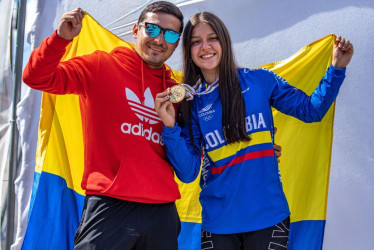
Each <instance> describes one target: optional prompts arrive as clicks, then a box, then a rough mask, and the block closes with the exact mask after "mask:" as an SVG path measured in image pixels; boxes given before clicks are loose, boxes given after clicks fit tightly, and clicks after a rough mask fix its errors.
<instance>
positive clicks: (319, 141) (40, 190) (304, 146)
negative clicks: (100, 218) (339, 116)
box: [22, 14, 334, 249]
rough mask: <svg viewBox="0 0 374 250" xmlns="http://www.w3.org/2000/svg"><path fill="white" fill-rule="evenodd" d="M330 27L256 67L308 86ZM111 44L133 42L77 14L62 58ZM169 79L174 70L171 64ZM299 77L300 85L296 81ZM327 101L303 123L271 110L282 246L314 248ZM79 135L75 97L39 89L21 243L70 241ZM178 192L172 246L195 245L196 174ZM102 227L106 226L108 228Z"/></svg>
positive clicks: (325, 161) (324, 58) (78, 198)
mask: <svg viewBox="0 0 374 250" xmlns="http://www.w3.org/2000/svg"><path fill="white" fill-rule="evenodd" d="M333 37H334V36H333V35H329V36H326V37H324V38H321V39H320V40H318V41H316V42H314V43H312V44H309V45H307V46H305V47H304V48H302V49H301V50H300V51H299V52H297V53H296V54H295V55H293V56H291V57H290V58H288V59H286V60H284V61H281V62H277V63H272V64H267V65H264V66H263V67H265V68H267V69H269V70H272V71H274V72H275V73H277V74H279V75H280V76H281V77H283V78H285V79H286V80H287V81H288V82H289V83H290V84H292V85H294V86H297V87H298V88H300V89H302V90H304V91H305V92H306V93H308V94H310V93H311V92H312V91H313V90H314V88H315V87H316V86H317V85H318V83H319V81H320V79H321V78H322V77H323V75H324V73H325V71H326V69H327V68H328V66H329V65H330V63H331V49H332V45H333ZM118 46H125V47H129V48H132V49H134V45H133V44H131V43H127V42H125V41H123V40H121V39H120V38H118V37H117V36H115V35H114V34H112V33H111V32H109V31H108V30H106V29H105V28H103V27H102V26H101V25H100V24H98V23H97V22H96V21H95V20H94V19H93V18H92V17H91V16H90V15H88V14H86V15H85V18H84V19H83V27H82V30H81V33H80V34H79V36H77V37H76V38H75V39H74V40H73V42H72V43H71V44H70V45H69V46H68V48H67V50H66V53H65V56H64V57H63V59H62V60H68V59H69V58H72V57H76V56H81V55H85V54H89V53H92V52H94V51H95V50H103V51H107V52H109V51H111V50H112V49H113V48H115V47H118ZM172 72H173V76H174V78H175V80H176V81H177V82H180V81H181V80H182V73H181V72H179V71H172ZM301 84H302V85H301ZM333 117H334V107H332V108H330V110H329V112H328V113H327V114H326V116H325V118H324V119H323V120H322V122H321V123H314V124H304V123H302V122H300V121H298V120H296V119H295V118H292V117H289V116H285V115H283V114H281V113H280V112H278V111H274V120H275V126H276V127H277V128H278V131H279V132H278V133H277V134H276V136H275V140H276V143H277V144H279V145H281V146H282V148H283V151H282V158H281V163H280V171H281V175H282V182H283V186H284V189H285V193H286V196H287V199H288V202H289V204H290V209H291V214H292V215H291V222H292V223H291V229H290V230H291V232H290V235H291V237H290V248H292V249H321V248H322V242H323V232H324V225H325V220H326V206H327V204H326V203H327V191H328V178H329V168H330V157H331V145H332V129H333ZM83 155H84V152H83V138H82V124H81V114H80V107H79V97H78V96H74V95H64V96H57V95H52V94H48V93H43V97H42V104H41V117H40V123H39V133H38V146H37V153H36V168H35V169H36V170H35V175H34V186H33V191H32V197H31V202H30V212H29V219H28V225H27V230H26V235H25V240H24V243H23V247H22V248H23V249H35V247H37V248H38V249H73V248H74V246H73V237H74V234H75V231H76V229H77V227H78V225H79V221H80V216H81V212H82V207H83V200H84V190H82V188H81V185H80V184H81V179H82V175H83V167H84V159H83ZM177 182H178V185H179V188H180V191H181V194H182V199H180V200H178V201H177V202H176V204H177V208H178V213H179V216H180V218H181V221H182V231H181V234H180V237H179V248H180V249H200V223H201V206H200V204H199V201H198V195H199V192H200V187H199V178H198V179H197V180H195V181H194V182H193V183H190V184H183V183H182V182H180V181H179V180H177ZM108 230H110V229H108Z"/></svg>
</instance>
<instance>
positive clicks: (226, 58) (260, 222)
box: [155, 12, 353, 250]
mask: <svg viewBox="0 0 374 250" xmlns="http://www.w3.org/2000/svg"><path fill="white" fill-rule="evenodd" d="M183 52H184V82H185V83H186V84H188V85H190V86H191V87H189V89H192V87H193V86H194V87H193V89H194V91H193V92H194V93H193V92H191V94H190V95H191V96H194V98H193V100H192V101H187V102H186V101H185V102H184V103H183V104H182V111H183V119H182V120H183V121H184V122H185V123H186V124H185V125H184V126H183V127H182V128H180V127H179V126H178V125H176V122H175V110H174V107H173V105H172V103H171V102H170V101H169V94H170V89H167V90H166V91H165V92H163V93H160V94H158V95H157V97H156V100H155V109H156V111H157V112H158V114H159V116H160V118H161V119H162V121H163V123H164V129H163V132H162V138H163V140H164V143H165V145H166V151H167V155H168V157H169V159H170V161H171V163H172V164H173V166H174V169H175V171H176V173H177V175H178V177H180V178H181V180H182V181H185V182H190V181H192V180H194V179H195V178H196V176H197V175H198V172H199V167H200V163H201V150H203V152H204V158H203V170H202V178H201V187H202V190H201V193H200V202H201V205H202V208H203V212H202V219H203V221H202V228H203V233H202V248H209V249H225V250H227V249H268V247H270V249H278V248H277V247H279V249H284V247H285V246H287V244H288V228H289V224H290V221H289V215H290V211H289V208H288V204H287V200H286V197H285V195H284V192H283V188H282V183H281V181H280V176H279V170H278V164H277V160H276V157H275V155H274V151H273V149H272V143H273V135H274V133H273V117H272V113H271V106H273V107H274V108H276V109H278V110H279V111H281V112H283V113H285V114H288V115H292V116H294V117H296V118H298V119H300V120H302V121H305V122H316V121H320V120H321V119H322V118H323V116H324V115H325V113H326V112H327V111H328V109H329V107H330V106H331V104H332V103H333V101H334V100H335V98H336V96H337V94H338V91H339V88H340V86H341V84H342V82H343V80H344V77H345V67H346V66H347V65H348V63H349V61H350V59H351V57H352V55H353V46H352V44H351V43H350V42H349V41H348V40H345V39H344V38H342V37H340V36H338V37H337V38H336V45H335V46H334V49H333V60H332V65H331V66H330V67H329V69H328V70H327V72H326V75H325V77H324V78H323V79H322V80H321V82H320V85H319V87H318V88H317V89H316V90H315V91H314V93H313V94H312V95H311V96H310V97H309V96H307V95H306V94H305V93H304V92H302V91H301V90H298V89H296V88H295V87H293V86H290V85H289V84H288V83H287V82H286V81H285V80H284V79H282V78H280V77H279V76H277V75H275V74H274V73H272V72H270V71H268V70H264V69H256V70H250V69H238V68H237V67H236V65H235V63H234V57H233V51H232V47H231V41H230V36H229V34H228V31H227V29H226V27H225V25H224V24H223V23H222V21H221V20H220V19H219V18H218V17H216V16H215V15H213V14H211V13H208V12H202V13H198V14H195V15H194V16H193V17H191V19H190V20H189V22H188V23H187V24H186V27H185V30H184V34H183ZM273 231H276V232H278V233H280V234H278V235H274V234H273Z"/></svg>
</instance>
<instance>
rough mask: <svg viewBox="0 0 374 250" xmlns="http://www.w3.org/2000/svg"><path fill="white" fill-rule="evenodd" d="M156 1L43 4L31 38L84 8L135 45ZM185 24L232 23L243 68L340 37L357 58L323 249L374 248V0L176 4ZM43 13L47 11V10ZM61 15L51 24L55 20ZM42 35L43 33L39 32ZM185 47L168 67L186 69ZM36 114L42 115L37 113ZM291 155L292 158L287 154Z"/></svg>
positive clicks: (340, 129)
mask: <svg viewBox="0 0 374 250" xmlns="http://www.w3.org/2000/svg"><path fill="white" fill-rule="evenodd" d="M150 2H152V1H144V0H139V1H133V0H131V1H130V0H126V1H115V0H106V1H103V0H95V1H94V0H90V1H89V0H79V1H78V0H75V1H72V0H71V1H68V0H66V1H64V0H60V1H57V0H56V1H51V0H49V1H46V0H44V1H39V9H38V10H39V11H41V12H40V13H39V18H40V20H39V21H40V22H43V23H41V27H44V28H45V30H36V32H35V33H34V35H35V36H32V37H31V38H32V40H34V41H35V42H36V44H38V43H39V42H40V39H41V38H43V37H44V36H45V35H46V34H45V31H46V30H47V31H48V32H47V34H49V33H50V31H51V30H53V29H54V28H56V27H57V24H58V22H59V18H60V16H61V15H62V13H64V12H65V11H67V10H70V9H73V8H76V7H78V6H80V7H82V8H83V9H84V10H86V11H87V12H89V13H90V14H91V15H92V16H93V17H94V18H95V19H96V20H98V21H99V22H100V23H101V24H102V25H103V26H104V27H106V28H108V29H110V30H112V31H113V32H114V33H116V34H119V35H120V36H121V37H122V38H124V39H125V40H127V41H130V42H134V40H133V39H132V38H131V36H130V35H125V34H126V33H128V32H129V31H130V30H131V28H132V25H133V22H134V21H136V19H137V17H138V15H139V9H142V8H143V7H144V6H145V5H146V4H148V3H150ZM172 2H174V3H176V4H177V5H179V6H180V7H181V10H182V12H183V13H184V15H185V17H186V19H185V21H187V18H189V17H190V16H191V15H192V14H194V13H196V12H198V11H203V10H206V11H211V12H213V13H215V14H217V15H218V16H219V17H221V18H222V20H223V21H224V22H225V24H226V25H227V27H228V29H229V31H230V33H231V36H232V40H233V43H234V49H235V51H236V58H237V61H238V64H239V65H240V66H246V67H256V66H259V65H262V64H265V63H269V62H273V61H279V60H282V59H285V58H287V57H289V56H290V55H292V54H293V53H295V52H296V51H298V50H299V49H300V48H301V47H303V46H304V45H306V44H308V43H311V42H313V41H315V40H317V39H319V38H321V37H324V36H326V35H327V34H329V33H335V34H341V35H343V36H344V37H346V38H348V39H350V40H351V42H352V43H353V45H354V46H355V55H354V57H353V59H352V61H351V64H350V65H349V67H348V70H347V78H346V80H345V82H344V84H343V86H342V88H341V91H340V94H339V96H338V99H337V105H336V112H335V124H334V138H333V153H332V164H331V175H330V186H329V198H328V209H327V222H326V232H325V241H324V249H325V250H336V249H352V250H353V249H354V250H356V249H372V239H373V237H374V229H372V227H371V226H372V225H373V224H374V213H373V211H374V195H373V193H374V153H373V150H372V149H371V147H370V145H371V144H370V143H371V142H373V141H374V133H373V132H372V129H371V126H370V125H371V124H372V123H373V122H374V112H373V106H374V101H373V98H371V97H372V96H374V91H373V88H372V87H370V86H372V85H373V80H372V79H374V51H373V49H370V48H371V46H372V45H371V41H372V40H371V39H374V29H373V27H374V1H372V0H354V1H353V0H351V1H350V0H330V1H325V0H311V1H305V0H292V1H291V0H283V1H278V0H238V1H236V0H235V1H233V0H207V1H204V0H201V1H200V0H191V1H183V0H181V1H172ZM43 8H45V9H46V10H48V11H47V12H42V11H43ZM55 15H56V16H57V17H56V18H54V16H55ZM39 32H41V33H39ZM180 49H181V48H178V49H177V51H176V53H175V54H174V55H173V56H172V58H171V59H169V61H168V62H167V63H168V64H169V65H170V66H171V67H173V68H175V69H179V70H181V66H182V62H181V59H180V58H181V51H180ZM34 115H37V114H34ZM282 157H283V158H285V157H292V155H283V156H282Z"/></svg>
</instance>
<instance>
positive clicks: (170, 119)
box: [155, 88, 175, 127]
mask: <svg viewBox="0 0 374 250" xmlns="http://www.w3.org/2000/svg"><path fill="white" fill-rule="evenodd" d="M169 95H170V88H167V89H166V90H165V91H164V92H162V93H158V94H157V95H156V99H155V110H156V112H157V114H158V116H159V117H160V118H161V120H162V122H163V123H164V126H165V127H174V126H175V109H174V106H173V103H172V102H171V101H169Z"/></svg>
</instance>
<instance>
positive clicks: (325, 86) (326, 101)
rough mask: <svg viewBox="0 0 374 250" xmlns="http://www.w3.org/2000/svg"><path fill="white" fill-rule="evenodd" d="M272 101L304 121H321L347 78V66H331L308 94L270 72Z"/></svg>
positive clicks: (286, 112) (287, 112)
mask: <svg viewBox="0 0 374 250" xmlns="http://www.w3.org/2000/svg"><path fill="white" fill-rule="evenodd" d="M270 77H271V78H272V79H267V80H266V81H270V82H272V84H273V86H271V87H270V89H271V93H270V102H271V104H272V106H273V107H274V108H276V109H277V110H279V111H281V112H282V113H285V114H287V115H292V116H294V117H296V118H298V119H299V120H302V121H304V122H319V121H321V120H322V118H323V117H324V116H325V114H326V113H327V111H328V110H329V108H330V106H331V104H332V103H333V102H334V101H335V99H336V97H337V95H338V93H339V89H340V86H341V85H342V83H343V80H344V78H345V68H344V69H337V68H334V67H333V66H330V67H329V68H328V69H327V71H326V73H325V76H324V77H323V78H322V80H321V81H320V83H319V85H318V87H317V88H316V89H315V90H314V92H313V93H312V94H311V95H310V96H308V95H307V94H305V93H304V92H303V91H302V90H300V89H298V88H295V87H294V86H291V85H289V84H288V83H287V82H286V81H285V80H284V79H282V78H281V77H279V76H277V75H276V74H274V73H272V72H271V74H270Z"/></svg>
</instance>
